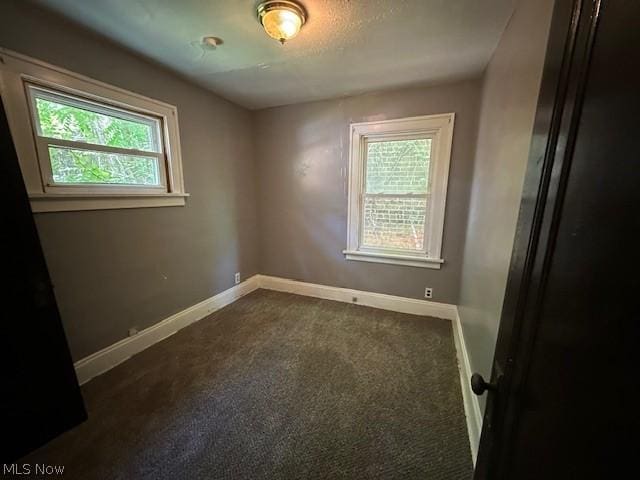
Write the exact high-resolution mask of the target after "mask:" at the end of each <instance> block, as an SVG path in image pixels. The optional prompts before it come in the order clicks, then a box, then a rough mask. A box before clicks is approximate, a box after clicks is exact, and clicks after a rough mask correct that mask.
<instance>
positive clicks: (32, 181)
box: [0, 48, 189, 213]
mask: <svg viewBox="0 0 640 480" xmlns="http://www.w3.org/2000/svg"><path fill="white" fill-rule="evenodd" d="M28 84H31V85H35V86H38V87H43V88H44V89H50V90H53V91H55V92H59V93H61V94H64V93H67V94H70V95H73V96H77V97H81V98H83V99H86V100H88V101H92V100H93V101H96V102H98V103H101V104H105V105H108V106H110V107H113V108H116V109H118V108H120V109H123V110H126V111H132V112H135V113H138V114H141V115H147V116H152V117H156V118H159V119H160V121H161V129H162V132H161V135H160V137H161V138H160V139H159V141H160V142H161V143H162V159H161V160H162V161H161V163H160V165H159V168H161V169H162V175H161V176H162V182H163V186H162V187H161V188H157V187H151V188H145V187H131V186H118V185H100V186H95V187H91V186H81V185H73V186H68V187H62V186H56V187H52V186H48V185H47V183H48V182H47V180H46V178H45V177H46V171H47V168H50V166H49V165H48V164H47V165H41V164H42V163H44V162H48V159H44V158H42V155H41V156H40V157H39V153H38V151H39V148H40V150H41V149H42V146H41V145H40V146H39V144H38V138H37V136H36V135H35V128H34V127H35V125H34V124H33V119H32V112H31V110H32V109H31V104H30V102H31V99H30V98H29V93H28V88H27V85H28ZM0 92H1V93H2V101H3V103H4V107H5V111H6V113H7V118H8V121H9V128H10V130H11V134H12V137H13V141H14V144H15V148H16V152H17V154H18V160H19V163H20V169H21V171H22V176H23V179H24V182H25V186H26V189H27V193H28V195H29V200H30V203H31V209H32V211H33V212H35V213H37V212H57V211H72V210H100V209H116V208H143V207H169V206H183V205H185V199H186V197H188V196H189V195H188V194H187V193H185V190H184V179H183V174H182V158H181V153H180V136H179V130H178V111H177V108H176V107H175V106H173V105H169V104H167V103H164V102H160V101H158V100H154V99H151V98H148V97H145V96H142V95H139V94H137V93H133V92H129V91H127V90H124V89H121V88H118V87H114V86H112V85H108V84H106V83H103V82H100V81H97V80H94V79H92V78H89V77H85V76H83V75H79V74H77V73H74V72H70V71H68V70H65V69H63V68H60V67H57V66H54V65H50V64H48V63H45V62H42V61H40V60H36V59H34V58H31V57H28V56H25V55H21V54H19V53H16V52H12V51H10V50H7V49H4V48H0ZM56 143H64V141H60V140H56ZM145 155H146V156H153V155H154V154H149V152H145Z"/></svg>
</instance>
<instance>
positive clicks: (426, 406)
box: [21, 290, 472, 480]
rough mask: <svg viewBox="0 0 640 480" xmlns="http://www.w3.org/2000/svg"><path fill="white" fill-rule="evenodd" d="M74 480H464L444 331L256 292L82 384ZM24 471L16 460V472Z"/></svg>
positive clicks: (71, 438) (70, 453)
mask: <svg viewBox="0 0 640 480" xmlns="http://www.w3.org/2000/svg"><path fill="white" fill-rule="evenodd" d="M83 393H84V397H85V401H86V404H87V408H88V411H89V420H88V421H87V422H85V423H84V424H83V425H81V426H79V427H78V428H76V429H75V430H73V431H71V432H68V433H67V434H65V435H63V436H61V437H60V438H58V439H56V440H54V441H53V442H51V443H50V444H48V445H47V446H45V447H44V448H42V449H40V450H38V451H37V452H35V453H34V454H32V455H30V456H29V457H28V458H26V459H24V460H23V462H31V463H35V462H44V463H49V464H57V465H64V466H65V478H78V479H87V480H88V479H97V478H100V479H123V480H124V479H126V480H132V479H153V480H159V479H307V478H326V479H329V478H331V479H333V478H350V479H355V478H362V479H369V478H371V479H393V478H398V479H412V478H420V479H430V480H440V479H464V480H467V479H469V478H471V474H472V465H471V455H470V450H469V441H468V437H467V430H466V423H465V417H464V410H463V404H462V394H461V391H460V381H459V374H458V370H457V365H456V356H455V349H454V344H453V337H452V329H451V323H450V322H449V321H446V320H439V319H432V318H424V317H418V316H413V315H406V314H400V313H393V312H387V311H383V310H376V309H372V308H367V307H362V306H358V305H351V304H344V303H338V302H332V301H328V300H320V299H315V298H308V297H302V296H297V295H291V294H285V293H278V292H272V291H266V290H258V291H256V292H253V293H252V294H250V295H248V296H246V297H244V298H242V299H240V300H239V301H237V302H235V303H234V304H232V305H230V306H228V307H226V308H224V309H222V310H220V311H218V312H216V313H214V314H213V315H211V316H210V317H208V318H206V319H203V320H201V321H200V322H197V323H196V324H194V325H191V326H190V327H187V328H185V329H183V330H181V331H180V332H178V333H176V334H175V335H173V336H172V337H170V338H168V339H166V340H164V341H163V342H160V343H159V344H156V345H154V346H153V347H151V348H149V349H147V350H145V351H144V352H142V353H140V354H138V355H136V356H135V357H133V358H131V359H130V360H129V361H127V362H125V363H124V364H122V365H120V366H118V367H116V368H114V369H113V370H111V371H109V372H107V373H106V374H104V375H102V376H100V377H98V378H96V379H94V380H92V381H91V382H89V383H88V384H87V385H85V386H84V387H83ZM21 463H22V462H21Z"/></svg>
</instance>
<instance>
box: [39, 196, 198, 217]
mask: <svg viewBox="0 0 640 480" xmlns="http://www.w3.org/2000/svg"><path fill="white" fill-rule="evenodd" d="M188 196H189V194H188V193H158V194H155V193H154V194H92V195H86V194H69V193H65V194H60V193H58V194H56V193H31V194H29V201H30V203H31V210H32V211H33V213H45V212H69V211H79V210H114V209H121V208H148V207H183V206H184V205H185V200H186V197H188Z"/></svg>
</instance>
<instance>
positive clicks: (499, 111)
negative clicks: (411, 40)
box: [459, 0, 553, 378]
mask: <svg viewBox="0 0 640 480" xmlns="http://www.w3.org/2000/svg"><path fill="white" fill-rule="evenodd" d="M552 7H553V0H523V1H521V2H520V4H519V6H518V7H517V9H516V11H515V13H514V15H513V17H512V18H511V20H510V22H509V24H508V25H507V28H506V30H505V32H504V34H503V36H502V39H501V40H500V43H499V44H498V48H497V50H496V52H495V53H494V55H493V58H492V60H491V62H490V63H489V66H488V67H487V70H486V72H485V77H484V85H483V90H482V103H481V109H480V125H479V133H478V146H477V152H476V158H475V167H474V174H473V183H472V185H473V188H472V194H471V204H470V205H471V206H470V210H469V225H468V227H467V239H466V242H465V252H464V265H463V270H462V284H461V290H460V302H459V303H460V305H459V312H460V318H461V321H462V327H463V333H464V337H465V341H466V344H467V349H468V352H469V356H470V362H471V367H472V369H473V371H477V372H480V373H482V374H483V375H485V378H487V377H488V376H489V375H490V373H491V363H492V360H493V352H494V348H495V342H496V337H497V333H498V323H499V320H500V312H501V310H502V302H503V299H504V291H505V286H506V280H507V273H508V269H509V262H510V259H511V249H512V247H513V239H514V234H515V227H516V220H517V215H518V208H519V205H520V195H521V193H522V184H523V179H524V173H525V167H526V163H527V157H528V153H529V145H530V142H531V134H532V129H533V121H534V115H535V110H536V103H537V100H538V91H539V87H540V80H541V76H542V68H543V63H544V54H545V49H546V44H547V36H548V30H549V24H550V20H551V12H552Z"/></svg>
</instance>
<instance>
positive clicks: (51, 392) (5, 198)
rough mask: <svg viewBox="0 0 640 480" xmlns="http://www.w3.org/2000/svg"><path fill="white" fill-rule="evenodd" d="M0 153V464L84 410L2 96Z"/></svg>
mask: <svg viewBox="0 0 640 480" xmlns="http://www.w3.org/2000/svg"><path fill="white" fill-rule="evenodd" d="M0 157H1V158H0V200H1V201H2V204H1V205H2V206H1V207H0V209H1V210H2V215H1V216H0V219H1V225H0V255H2V273H3V277H4V281H3V282H2V283H3V286H2V288H0V292H2V293H1V294H0V295H1V298H2V320H1V322H0V372H1V376H0V385H1V392H0V438H1V440H0V463H8V462H13V461H14V460H16V459H18V458H19V457H21V456H23V455H25V454H26V453H28V452H30V451H31V450H33V449H35V448H37V447H39V446H40V445H43V444H44V443H46V442H48V441H49V440H51V439H52V438H54V437H56V436H57V435H59V434H60V433H62V432H64V431H65V430H68V429H69V428H71V427H73V426H75V425H77V424H78V423H80V422H82V421H84V420H85V419H86V413H85V409H84V404H83V401H82V397H81V395H80V389H79V387H78V383H77V380H76V376H75V372H74V370H73V363H72V361H71V356H70V354H69V349H68V347H67V341H66V338H65V335H64V331H63V329H62V323H61V321H60V315H59V313H58V307H57V306H56V301H55V297H54V294H53V289H52V286H51V281H50V279H49V273H48V271H47V267H46V264H45V260H44V256H43V254H42V249H41V247H40V241H39V239H38V233H37V231H36V227H35V223H34V220H33V216H32V214H31V208H30V206H29V200H28V198H27V194H26V191H25V187H24V183H23V181H22V176H21V173H20V168H19V165H18V159H17V156H16V152H15V149H14V146H13V141H12V139H11V135H10V134H9V128H8V125H7V119H6V116H5V111H4V108H3V106H2V102H1V101H0Z"/></svg>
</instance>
